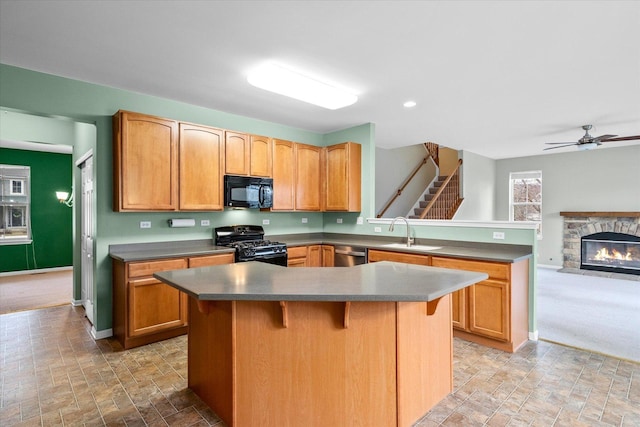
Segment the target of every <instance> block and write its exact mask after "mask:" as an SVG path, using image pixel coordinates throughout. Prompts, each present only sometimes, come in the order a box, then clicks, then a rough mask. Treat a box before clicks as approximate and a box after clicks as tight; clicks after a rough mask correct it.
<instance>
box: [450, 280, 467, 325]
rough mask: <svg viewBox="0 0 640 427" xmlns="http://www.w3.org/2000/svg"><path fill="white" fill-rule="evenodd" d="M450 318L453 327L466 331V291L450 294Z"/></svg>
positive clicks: (461, 290)
mask: <svg viewBox="0 0 640 427" xmlns="http://www.w3.org/2000/svg"><path fill="white" fill-rule="evenodd" d="M451 317H452V320H453V322H452V323H453V327H454V328H456V329H462V330H467V289H466V288H465V289H460V290H459V291H455V292H452V293H451Z"/></svg>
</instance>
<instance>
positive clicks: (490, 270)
mask: <svg viewBox="0 0 640 427" xmlns="http://www.w3.org/2000/svg"><path fill="white" fill-rule="evenodd" d="M432 265H433V266H434V267H444V268H455V269H458V270H467V271H479V272H483V273H487V274H488V275H489V279H487V280H483V281H482V282H478V283H476V284H474V285H471V286H469V287H467V288H465V289H462V290H459V291H457V292H454V293H453V294H452V317H453V327H454V335H456V336H458V337H461V338H464V339H467V340H469V341H474V342H477V343H479V344H483V345H488V346H490V347H494V348H498V349H500V350H504V351H509V352H513V351H515V350H517V349H518V348H519V347H520V346H521V345H522V344H524V343H525V342H526V341H527V340H528V339H529V320H528V318H529V317H528V316H529V310H528V283H529V260H528V259H527V260H522V261H519V262H516V263H498V262H485V261H472V260H462V259H454V258H443V257H432Z"/></svg>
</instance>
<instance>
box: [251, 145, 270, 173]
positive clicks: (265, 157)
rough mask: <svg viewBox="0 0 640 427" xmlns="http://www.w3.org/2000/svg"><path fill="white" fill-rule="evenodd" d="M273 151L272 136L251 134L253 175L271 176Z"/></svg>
mask: <svg viewBox="0 0 640 427" xmlns="http://www.w3.org/2000/svg"><path fill="white" fill-rule="evenodd" d="M272 151H273V143H272V141H271V138H269V137H267V136H257V135H251V170H250V173H249V174H250V175H251V176H265V177H270V176H271V169H272V162H271V159H272Z"/></svg>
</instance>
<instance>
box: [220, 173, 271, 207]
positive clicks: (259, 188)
mask: <svg viewBox="0 0 640 427" xmlns="http://www.w3.org/2000/svg"><path fill="white" fill-rule="evenodd" d="M224 205H225V206H229V207H232V208H270V207H272V206H273V179H272V178H257V177H253V176H236V175H225V176H224Z"/></svg>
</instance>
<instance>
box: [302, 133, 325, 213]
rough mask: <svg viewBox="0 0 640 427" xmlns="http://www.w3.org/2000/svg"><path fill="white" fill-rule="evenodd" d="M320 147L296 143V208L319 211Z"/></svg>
mask: <svg viewBox="0 0 640 427" xmlns="http://www.w3.org/2000/svg"><path fill="white" fill-rule="evenodd" d="M321 160H322V147H316V146H315V145H307V144H296V197H295V199H296V202H295V206H296V210H303V211H320V203H321V194H322V192H321V189H322V182H323V180H322V176H321V172H322V170H321V167H320V166H321Z"/></svg>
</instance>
